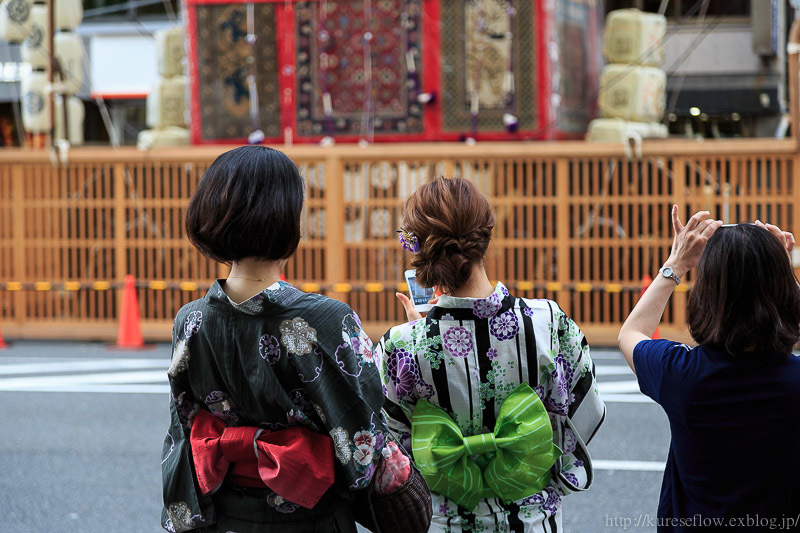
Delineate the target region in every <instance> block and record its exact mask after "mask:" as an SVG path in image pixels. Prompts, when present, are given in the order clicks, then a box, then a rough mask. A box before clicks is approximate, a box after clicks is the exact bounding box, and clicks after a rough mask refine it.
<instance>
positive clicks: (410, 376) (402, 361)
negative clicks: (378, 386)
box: [387, 349, 419, 398]
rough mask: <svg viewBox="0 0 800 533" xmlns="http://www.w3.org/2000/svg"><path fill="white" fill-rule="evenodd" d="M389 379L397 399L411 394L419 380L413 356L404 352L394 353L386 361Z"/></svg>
mask: <svg viewBox="0 0 800 533" xmlns="http://www.w3.org/2000/svg"><path fill="white" fill-rule="evenodd" d="M387 370H388V372H389V379H390V380H391V382H392V383H394V386H395V393H396V394H397V397H398V398H403V397H405V396H408V395H410V394H411V391H413V390H414V385H416V383H417V380H418V379H419V369H418V368H417V363H416V361H415V360H414V356H413V355H411V354H410V353H408V352H407V351H405V350H402V349H400V350H397V351H395V352H394V353H393V354H392V355H391V357H390V358H389V360H388V361H387Z"/></svg>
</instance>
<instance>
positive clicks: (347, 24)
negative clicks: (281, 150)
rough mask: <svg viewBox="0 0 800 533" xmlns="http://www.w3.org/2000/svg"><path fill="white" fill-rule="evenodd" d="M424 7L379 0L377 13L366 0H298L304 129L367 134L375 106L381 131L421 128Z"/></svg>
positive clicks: (413, 1)
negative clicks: (366, 118) (367, 115)
mask: <svg viewBox="0 0 800 533" xmlns="http://www.w3.org/2000/svg"><path fill="white" fill-rule="evenodd" d="M421 10H422V8H421V1H420V0H377V1H375V2H372V4H371V13H370V14H367V13H365V10H364V2H363V1H362V0H354V1H350V0H345V1H336V2H331V1H329V2H298V3H297V5H296V31H297V41H296V47H297V48H296V50H297V51H296V54H297V55H296V68H297V100H296V113H297V117H296V120H297V135H298V136H301V137H302V136H316V135H358V134H359V132H361V133H362V134H363V133H364V132H363V131H362V115H363V113H364V112H365V111H366V110H367V109H369V108H371V110H372V113H371V120H372V124H371V127H372V129H373V131H374V133H375V134H376V135H380V134H407V133H419V132H422V130H423V123H422V110H421V107H420V105H419V104H418V103H417V95H418V94H419V92H420V90H419V79H421V75H422V72H421V67H422V65H421V61H420V52H421V50H420V49H421V29H420V19H421ZM368 32H369V33H371V35H372V38H371V40H370V41H369V43H368V47H369V49H370V54H371V59H372V60H371V62H370V64H369V65H367V63H366V62H365V49H366V48H367V43H366V41H365V38H364V36H365V34H367V33H368ZM409 52H410V53H411V54H412V55H413V56H414V62H413V65H414V67H415V68H413V70H410V69H409V64H408V62H407V60H406V57H407V54H408V53H409ZM370 71H371V72H370ZM325 93H329V94H330V108H329V111H330V114H329V116H326V114H325V111H326V109H325V108H326V104H327V102H325V99H324V96H323V95H324V94H325Z"/></svg>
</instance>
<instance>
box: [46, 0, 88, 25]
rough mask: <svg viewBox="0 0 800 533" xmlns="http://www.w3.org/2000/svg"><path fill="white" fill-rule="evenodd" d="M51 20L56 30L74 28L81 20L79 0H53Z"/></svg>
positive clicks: (80, 2)
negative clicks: (53, 6) (53, 11)
mask: <svg viewBox="0 0 800 533" xmlns="http://www.w3.org/2000/svg"><path fill="white" fill-rule="evenodd" d="M54 3H55V10H56V11H55V13H54V14H53V19H54V20H53V22H54V24H55V29H57V30H74V29H75V28H77V27H78V25H79V24H80V23H81V21H82V20H83V2H82V1H81V0H55V2H54Z"/></svg>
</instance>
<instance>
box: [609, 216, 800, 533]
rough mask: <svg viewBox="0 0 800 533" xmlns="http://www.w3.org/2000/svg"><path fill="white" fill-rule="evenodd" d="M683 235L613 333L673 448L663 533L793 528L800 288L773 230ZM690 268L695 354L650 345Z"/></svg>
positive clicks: (798, 477)
mask: <svg viewBox="0 0 800 533" xmlns="http://www.w3.org/2000/svg"><path fill="white" fill-rule="evenodd" d="M708 216H709V213H708V212H707V211H701V212H699V213H697V214H695V215H694V216H693V217H692V218H691V219H690V220H689V221H688V222H687V223H686V226H683V225H682V224H681V222H680V221H679V219H678V207H677V206H673V208H672V222H673V226H674V228H675V238H674V240H673V244H672V253H671V254H670V256H669V258H668V259H667V261H666V262H665V263H664V266H663V267H662V268H661V269H660V270H659V274H660V275H659V276H657V278H656V279H655V280H654V281H653V284H652V285H651V286H650V288H648V290H647V292H646V293H645V294H644V295H643V296H642V298H641V300H639V303H637V305H636V307H635V308H634V309H633V311H632V312H631V314H630V316H629V317H628V319H627V320H626V321H625V323H624V324H623V326H622V329H621V330H620V333H619V346H620V349H621V350H622V353H623V355H624V356H625V359H627V361H628V364H629V365H630V366H631V368H632V369H633V371H634V372H635V373H636V375H637V378H638V381H639V387H640V389H641V391H642V392H643V393H644V394H646V395H647V396H649V397H650V398H652V399H653V400H654V401H656V402H657V403H658V404H659V405H661V407H662V408H663V409H664V411H665V412H666V414H667V417H668V418H669V423H670V431H671V435H672V441H671V443H670V448H669V456H668V458H667V465H666V469H665V471H664V480H663V484H662V487H661V499H660V502H659V505H658V519H659V520H658V531H659V533H661V532H666V531H670V532H672V531H676V532H677V531H696V530H703V531H709V530H724V531H730V530H731V529H736V528H739V529H738V530H740V531H774V530H783V531H787V530H792V531H796V530H800V524H798V521H800V517H799V516H798V515H799V514H800V454H798V448H800V358H798V357H795V356H794V355H792V353H791V352H792V347H793V346H794V345H795V344H796V343H797V342H798V340H800V287H798V284H797V279H796V278H795V276H794V272H793V270H792V266H791V263H790V260H789V256H788V254H787V252H791V250H792V248H793V246H794V237H793V236H792V234H791V233H786V232H783V231H781V230H780V229H779V228H777V227H776V226H772V225H765V224H762V223H761V222H756V223H755V224H739V225H733V226H730V227H727V226H726V227H722V222H720V221H718V220H711V219H708V218H707V217H708ZM696 266H697V267H698V268H697V272H696V275H695V283H694V287H693V288H692V292H691V293H690V296H689V305H688V309H687V315H688V322H689V331H690V333H691V334H692V337H693V338H694V339H695V341H697V343H698V346H696V347H694V348H690V347H688V346H686V345H683V344H680V343H677V342H672V341H668V340H652V338H651V337H652V335H653V332H654V331H655V329H656V326H657V325H658V323H659V321H660V320H661V315H662V313H663V312H664V308H665V306H666V304H667V301H668V300H669V297H670V295H671V294H672V291H673V290H674V289H675V287H676V286H677V284H679V283H680V278H682V277H683V276H684V275H685V274H686V273H687V272H688V271H689V270H691V269H692V268H694V267H696Z"/></svg>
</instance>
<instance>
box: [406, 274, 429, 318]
mask: <svg viewBox="0 0 800 533" xmlns="http://www.w3.org/2000/svg"><path fill="white" fill-rule="evenodd" d="M405 277H406V285H408V294H409V296H410V297H411V301H412V302H414V309H416V310H417V311H419V312H420V313H427V312H428V311H430V310H431V307H433V306H432V305H431V304H429V303H428V302H429V301H430V300H431V298H433V294H434V290H433V287H431V288H429V289H426V288H425V287H422V286H421V285H420V284H419V283H417V271H416V270H406V272H405Z"/></svg>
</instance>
